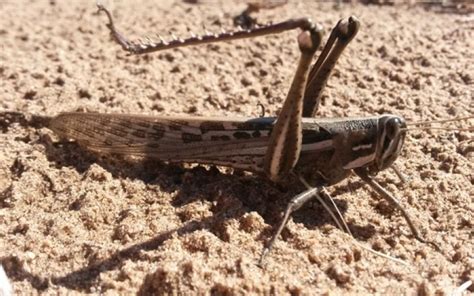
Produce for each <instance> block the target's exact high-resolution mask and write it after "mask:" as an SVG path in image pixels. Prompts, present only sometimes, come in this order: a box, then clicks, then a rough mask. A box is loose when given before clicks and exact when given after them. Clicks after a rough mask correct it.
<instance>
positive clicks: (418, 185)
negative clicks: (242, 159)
mask: <svg viewBox="0 0 474 296" xmlns="http://www.w3.org/2000/svg"><path fill="white" fill-rule="evenodd" d="M154 2H156V1H145V0H144V1H133V2H132V1H113V2H111V1H109V3H107V5H108V7H109V8H110V9H111V10H112V11H113V13H114V16H115V17H116V22H117V26H118V27H119V28H120V29H121V31H123V32H126V33H127V35H130V36H135V37H139V36H143V35H145V34H150V33H161V34H163V35H167V34H168V32H169V31H172V32H173V33H174V34H175V35H178V36H179V35H186V36H189V35H188V34H189V33H187V28H188V27H189V28H191V29H193V30H194V31H195V32H196V33H199V32H202V31H203V29H202V27H203V26H204V25H205V26H206V28H207V29H208V30H210V31H218V30H220V29H219V27H220V26H222V27H224V28H231V27H232V17H233V16H235V15H237V14H239V13H240V12H241V11H242V10H243V9H244V8H245V4H243V3H239V2H230V1H220V2H218V1H202V2H201V1H197V2H198V3H197V4H192V3H185V2H182V1H177V0H175V1H171V0H166V1H160V5H157V4H156V3H154ZM188 2H189V1H188ZM0 14H1V16H2V17H1V18H0V41H1V42H0V48H1V50H0V93H1V94H2V95H1V100H0V112H1V113H0V132H1V133H0V136H1V137H0V263H1V264H2V265H3V267H4V268H5V271H6V274H7V276H8V277H9V279H10V281H11V282H12V285H13V288H14V290H15V293H17V294H19V295H20V294H38V293H45V294H66V293H67V294H72V295H74V294H82V293H94V294H98V293H107V294H131V293H141V294H216V295H220V294H226V295H233V294H246V293H253V294H293V295H299V294H303V295H308V294H330V295H336V294H367V293H371V294H392V295H394V294H408V295H413V294H419V295H433V294H435V295H442V294H449V293H451V292H453V291H455V289H456V288H457V287H459V286H460V285H462V284H463V283H465V282H466V281H468V280H471V281H474V271H473V270H474V257H473V250H474V240H473V237H474V231H473V221H474V220H473V213H474V186H473V182H474V174H473V167H474V162H473V158H474V154H473V153H474V142H473V140H472V136H473V133H472V132H467V131H442V130H431V131H429V130H417V131H410V133H409V134H408V136H407V139H406V143H405V146H404V150H403V152H402V154H401V156H400V157H399V159H398V160H397V161H396V165H397V167H398V168H399V169H400V170H401V171H402V172H403V173H404V174H405V175H407V177H408V180H407V181H406V182H405V183H402V182H401V181H400V180H399V178H397V176H396V175H395V174H394V172H393V171H392V170H387V171H384V172H381V173H380V174H379V175H378V176H377V177H376V178H377V180H379V181H380V182H381V184H382V185H383V186H384V187H385V188H386V189H388V190H389V191H391V192H392V193H394V194H395V195H396V196H397V197H399V198H400V200H401V201H402V203H403V205H404V206H405V208H406V209H407V210H408V212H409V213H410V215H412V217H413V220H414V223H415V224H416V225H417V226H418V227H419V228H420V231H421V233H422V234H423V235H424V236H425V237H427V238H429V239H431V240H433V241H435V242H436V243H437V244H438V245H440V247H441V251H442V252H438V251H436V250H434V249H433V248H432V247H431V246H429V245H427V244H423V243H420V242H418V241H416V240H415V239H413V237H412V236H411V234H410V231H409V228H408V227H407V224H406V222H405V220H404V219H403V217H402V216H401V215H400V214H399V213H398V212H397V211H396V210H394V209H393V208H391V207H390V206H389V204H388V203H387V202H385V201H383V200H381V199H380V198H378V197H377V195H376V194H375V193H374V192H373V191H372V190H371V189H370V188H369V187H368V186H367V185H365V184H364V183H363V182H362V181H361V180H360V179H358V178H357V177H356V176H352V177H350V178H348V179H347V180H345V181H343V182H341V183H340V184H338V185H336V186H333V187H330V188H329V192H330V193H331V194H332V196H333V197H334V199H335V200H336V203H337V205H338V206H339V207H340V209H341V211H342V214H343V216H344V218H345V220H346V221H347V223H348V225H349V227H350V229H351V231H352V233H353V234H354V237H355V240H354V239H353V238H351V237H350V236H348V235H347V234H345V233H344V232H343V231H341V230H339V229H338V228H337V227H336V225H335V223H334V222H333V221H332V220H331V218H330V216H329V215H328V214H327V213H326V212H325V211H324V210H323V208H322V207H321V206H320V205H319V204H318V203H317V202H313V203H309V204H308V205H306V206H304V207H303V208H302V209H300V210H299V211H298V212H296V213H295V215H294V217H293V219H291V220H290V222H289V224H288V227H287V228H286V229H285V230H284V231H283V234H282V237H281V238H280V239H279V240H278V242H277V243H276V244H275V248H274V250H273V251H272V253H271V254H270V255H269V256H268V258H267V260H266V265H265V267H264V268H260V267H258V266H257V264H256V263H257V260H258V258H259V255H260V252H261V250H262V247H263V246H264V245H265V244H266V243H267V242H268V241H269V239H270V237H271V235H272V233H273V229H274V228H272V226H273V225H275V224H276V223H277V222H278V221H279V219H280V217H281V214H282V211H283V210H284V208H285V206H286V203H287V202H288V200H289V199H290V198H291V197H292V195H293V194H295V192H297V190H300V189H301V188H300V187H298V186H296V185H295V186H294V187H292V188H290V189H288V188H283V187H275V186H273V185H272V184H271V183H269V182H268V181H266V180H265V179H263V178H260V177H257V176H253V175H251V174H248V173H242V172H237V171H235V172H234V171H232V170H229V169H225V168H214V167H209V166H199V165H189V164H187V165H180V164H166V163H160V162H158V161H146V162H143V161H130V160H129V159H124V158H118V157H113V156H100V155H95V154H92V153H90V152H88V151H86V150H84V149H81V148H80V147H78V146H77V145H76V144H75V143H63V142H59V141H58V139H57V137H55V135H54V133H53V132H52V131H51V130H49V129H48V128H47V127H45V126H44V124H43V122H40V121H34V120H31V119H29V117H24V116H26V115H28V114H34V115H45V116H54V115H57V114H58V113H60V112H66V111H89V112H109V113H112V112H115V113H136V114H147V115H157V116H158V115H195V116H197V115H203V116H245V117H258V116H259V115H260V113H261V108H260V107H259V106H258V104H263V105H264V106H265V109H266V113H267V115H273V114H276V113H277V112H278V110H279V108H281V106H282V103H283V100H284V98H285V96H286V92H287V90H288V88H289V84H290V83H291V78H292V76H293V73H294V70H295V67H296V62H297V59H298V55H299V52H298V49H297V44H296V36H297V32H296V31H293V32H286V33H283V34H280V35H276V36H267V37H261V38H257V39H253V40H241V41H234V42H228V43H219V44H210V45H204V46H198V47H189V48H180V49H175V50H170V51H163V52H159V53H156V54H150V55H144V56H127V54H126V53H125V52H123V51H122V50H121V49H120V47H119V46H117V45H116V44H114V43H113V42H112V40H111V38H110V36H109V32H108V31H107V28H106V26H105V24H106V18H105V16H104V15H99V14H98V13H97V9H96V8H95V5H94V3H93V1H68V2H66V1H49V2H48V1H44V0H43V1H34V2H31V1H28V2H27V1H19V2H14V1H2V2H1V3H0ZM350 15H355V16H357V17H358V18H359V19H360V21H361V23H362V25H361V29H360V32H359V34H358V35H357V37H356V38H355V40H354V41H353V42H352V43H351V44H350V46H349V47H348V48H347V51H346V52H345V53H344V54H343V56H342V58H341V60H340V61H339V63H338V65H337V69H336V70H335V71H334V73H333V75H332V77H331V78H330V81H329V83H328V87H327V89H326V91H325V94H324V96H323V100H322V104H321V106H320V111H319V113H318V116H321V117H337V116H368V115H374V114H382V113H393V114H398V115H401V116H404V117H405V118H406V119H407V121H418V120H428V119H441V118H453V117H457V116H469V115H471V116H472V115H473V114H474V100H473V85H474V66H473V65H474V49H473V48H474V42H473V38H474V18H473V15H472V14H471V15H469V14H466V13H460V12H459V11H450V10H444V9H425V8H423V7H420V6H406V5H397V6H394V7H393V6H379V5H376V6H373V5H368V6H367V5H361V4H342V5H341V6H340V7H339V9H336V8H335V7H334V4H333V3H316V2H313V1H291V2H290V3H289V4H288V5H286V6H284V7H280V8H275V9H272V10H265V11H261V12H259V13H258V14H256V15H255V16H256V17H258V19H259V20H260V21H261V22H266V21H270V20H272V21H277V20H284V19H288V18H292V17H300V16H308V17H311V18H312V19H313V20H314V21H317V22H320V23H321V24H322V25H323V26H324V27H325V29H326V30H325V32H326V35H325V36H326V38H327V36H328V35H329V31H330V29H331V27H333V26H334V25H335V24H336V23H337V21H338V20H339V19H340V18H343V17H348V16H350ZM10 112H18V113H17V114H16V115H12V113H10ZM469 125H472V121H470V122H467V123H466V122H464V123H453V124H451V126H455V127H468V126H469ZM355 241H357V242H358V243H360V244H363V245H365V246H367V247H370V248H373V249H375V250H377V251H380V252H383V253H385V254H389V255H390V256H393V257H395V258H399V259H401V260H403V261H404V262H405V263H406V264H408V265H409V266H405V265H403V264H400V263H397V262H394V261H391V260H387V259H385V258H382V257H379V256H375V255H373V254H371V253H368V252H367V251H365V250H363V249H361V248H360V247H359V246H357V245H355V243H354V242H355ZM472 292H474V288H473V287H472V286H471V288H470V290H469V291H467V292H466V293H472Z"/></svg>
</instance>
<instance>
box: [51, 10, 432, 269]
mask: <svg viewBox="0 0 474 296" xmlns="http://www.w3.org/2000/svg"><path fill="white" fill-rule="evenodd" d="M99 10H101V11H104V12H105V13H106V15H107V17H108V19H109V24H108V27H109V29H110V31H111V34H112V36H113V38H114V39H115V41H116V42H117V43H118V44H120V45H121V46H122V48H123V49H124V50H126V51H128V52H130V53H132V54H142V53H151V52H154V51H158V50H164V49H170V48H175V47H179V46H187V45H197V44H202V43H209V42H219V41H228V40H232V39H239V38H249V37H256V36H261V35H266V34H274V33H279V32H282V31H285V30H292V29H296V28H300V29H302V31H303V32H301V33H300V34H299V35H298V39H297V40H298V46H299V50H300V53H301V56H300V60H299V63H298V67H297V69H296V73H295V76H294V78H293V82H292V84H291V87H290V89H289V91H288V95H287V98H286V100H285V102H284V104H283V107H282V109H281V112H280V114H279V115H278V117H275V118H272V117H260V118H241V119H229V118H207V117H147V116H141V115H118V114H99V113H63V114H60V115H58V116H56V117H55V118H53V119H52V121H51V124H50V126H51V128H52V129H53V130H54V131H55V132H56V133H58V134H59V135H60V136H61V137H63V138H66V139H74V140H76V141H77V142H78V143H79V144H80V145H82V146H83V147H85V148H87V149H89V150H92V151H96V152H99V153H112V154H122V155H131V156H141V157H147V158H155V159H158V160H163V161H169V162H187V163H201V164H212V165H221V166H229V167H233V168H237V169H243V170H247V171H252V172H255V173H258V174H262V175H264V176H266V177H267V178H268V179H270V180H271V181H273V182H284V181H286V180H287V179H288V177H290V175H291V176H297V177H298V178H299V180H301V182H302V183H303V184H304V185H305V186H306V187H307V188H308V190H307V191H305V192H303V193H302V194H299V195H298V196H296V197H294V198H293V199H292V200H291V202H290V203H289V204H288V207H287V209H286V211H285V214H284V216H283V219H282V222H281V223H280V226H279V228H278V230H277V231H276V233H275V234H274V235H273V237H272V239H271V241H270V243H269V245H268V246H267V247H266V248H265V249H264V251H263V253H262V256H261V258H260V262H262V260H263V258H264V256H265V254H266V253H268V252H269V251H270V249H271V248H272V246H273V243H274V242H275V240H276V238H277V237H278V236H279V234H280V233H281V231H282V229H283V227H284V226H285V225H286V223H287V221H288V219H289V217H290V215H291V213H292V212H293V211H295V210H297V209H298V208H299V207H301V206H302V205H303V204H304V203H305V202H307V201H308V200H310V199H311V198H313V197H317V198H320V196H319V195H320V194H325V193H326V191H325V186H328V185H332V184H335V183H337V182H339V181H341V180H342V179H344V178H346V177H347V176H348V175H349V174H350V173H351V172H352V171H353V172H355V173H356V174H357V175H358V176H359V177H360V178H361V179H362V180H363V181H365V182H366V183H367V184H368V185H370V186H371V187H372V188H373V189H374V190H375V191H376V192H377V193H378V194H379V195H380V196H382V197H383V198H385V199H386V200H388V201H389V202H390V203H391V204H392V205H393V206H394V207H396V208H397V209H398V210H400V212H401V213H402V214H403V216H404V217H405V219H406V221H407V223H408V225H409V226H410V229H411V231H412V233H413V235H414V236H415V238H417V239H418V240H420V241H422V242H426V241H425V240H424V239H423V238H422V237H421V236H420V235H419V234H418V230H417V228H416V227H415V226H414V225H413V223H412V222H411V219H410V217H409V215H408V213H407V212H406V211H405V210H404V208H403V207H402V206H401V204H400V203H399V201H398V200H397V199H396V198H395V197H393V196H392V195H391V194H390V193H389V192H387V191H385V189H383V188H382V187H381V186H380V185H379V184H378V183H377V182H376V181H375V180H374V179H372V176H374V175H375V174H377V173H378V172H379V171H381V170H383V169H386V168H388V167H390V166H391V165H392V163H393V162H394V161H395V159H396V158H397V156H398V155H399V154H400V151H401V149H402V145H403V141H404V138H405V133H406V130H407V129H406V123H405V121H404V119H403V118H401V117H399V116H396V115H380V116H373V117H364V118H333V119H325V118H312V117H313V116H314V115H315V113H316V111H317V109H318V106H319V101H320V97H321V92H322V90H323V89H324V86H325V84H326V81H327V79H328V77H329V75H330V73H331V71H332V69H333V68H334V65H335V63H336V61H337V59H338V58H339V56H340V55H341V54H342V52H343V50H344V48H345V47H346V46H347V44H348V43H349V42H350V41H351V40H352V38H353V37H354V36H355V35H356V33H357V31H358V29H359V22H358V20H357V19H356V18H354V17H350V18H349V19H348V20H347V21H346V20H341V21H340V22H339V23H338V24H337V25H336V27H335V28H334V29H333V30H332V32H331V35H330V36H329V39H328V41H327V43H326V45H325V46H324V48H323V50H322V52H321V55H320V56H319V58H318V59H317V61H316V63H315V64H314V65H313V66H312V67H311V64H312V59H313V56H314V54H315V52H316V50H317V48H318V47H319V45H320V43H321V39H322V29H321V27H320V26H318V25H314V24H313V23H312V22H311V21H310V20H309V19H305V18H302V19H295V20H289V21H285V22H281V23H276V24H268V25H264V26H255V27H254V28H250V29H245V30H244V29H239V30H238V31H235V32H225V31H224V32H222V33H219V34H206V35H203V36H195V35H194V34H192V35H193V36H192V37H191V38H188V39H174V40H172V41H169V42H167V41H165V40H163V39H162V38H160V40H157V41H152V40H148V41H146V42H143V41H142V42H131V41H129V40H127V39H126V38H125V37H124V35H122V34H120V33H119V32H118V31H117V30H116V29H115V26H114V24H113V20H112V16H111V14H110V12H109V11H107V10H106V9H105V8H104V7H102V6H100V5H99ZM306 180H308V181H309V184H311V185H309V184H308V182H307V181H306ZM311 186H314V187H315V188H313V187H311ZM336 222H337V221H336ZM337 223H338V222H337ZM347 230H348V229H347ZM348 231H349V230H348ZM432 244H433V245H435V244H434V243H432ZM435 246H436V245H435ZM436 247H437V246H436Z"/></svg>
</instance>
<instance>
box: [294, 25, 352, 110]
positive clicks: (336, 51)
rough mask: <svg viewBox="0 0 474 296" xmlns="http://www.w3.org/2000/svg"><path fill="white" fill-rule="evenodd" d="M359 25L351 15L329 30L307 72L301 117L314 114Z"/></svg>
mask: <svg viewBox="0 0 474 296" xmlns="http://www.w3.org/2000/svg"><path fill="white" fill-rule="evenodd" d="M359 26H360V23H359V20H357V18H356V17H354V16H351V17H349V19H348V20H347V21H346V20H340V21H339V22H338V23H337V25H336V26H335V27H334V29H333V30H332V31H331V35H330V36H329V39H328V41H327V42H326V45H325V46H324V49H323V51H322V52H321V55H320V56H319V57H318V60H317V61H316V63H315V64H314V66H313V68H312V69H311V72H310V73H309V77H308V84H307V86H306V90H305V93H304V107H303V117H314V116H315V114H316V112H317V110H318V106H319V102H320V100H321V94H322V92H323V89H324V87H325V86H326V82H327V80H328V78H329V76H330V75H331V72H332V70H333V69H334V66H335V65H336V62H337V60H338V59H339V57H340V56H341V54H342V52H343V51H344V49H345V48H346V46H347V45H348V44H349V42H351V40H352V39H353V38H354V36H355V35H356V34H357V32H358V31H359Z"/></svg>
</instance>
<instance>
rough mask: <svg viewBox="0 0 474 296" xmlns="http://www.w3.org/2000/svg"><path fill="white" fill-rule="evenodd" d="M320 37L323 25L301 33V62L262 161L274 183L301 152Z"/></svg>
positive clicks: (288, 170) (299, 39)
mask: <svg viewBox="0 0 474 296" xmlns="http://www.w3.org/2000/svg"><path fill="white" fill-rule="evenodd" d="M321 38H322V33H321V28H319V27H317V26H313V27H312V28H310V29H309V30H306V31H303V32H301V33H300V35H299V36H298V45H299V49H300V51H301V57H300V61H299V63H298V68H297V69H296V73H295V77H294V78H293V82H292V84H291V87H290V90H289V92H288V95H287V97H286V100H285V103H284V104H283V107H282V109H281V112H280V114H279V116H278V118H277V121H276V123H275V125H274V127H273V129H272V132H271V135H270V140H269V143H268V149H267V151H266V154H265V158H264V162H263V169H264V172H265V174H266V175H267V176H268V178H269V179H270V180H272V181H274V182H277V181H279V180H280V179H281V178H282V177H284V176H287V175H288V174H289V173H290V171H291V170H292V169H293V167H294V166H295V165H296V163H297V161H298V158H299V155H300V151H301V142H302V138H303V131H302V123H301V122H302V118H303V96H304V92H305V88H306V83H307V80H308V73H309V67H310V64H311V60H312V58H313V56H314V53H315V52H316V49H317V48H318V47H319V44H320V43H321Z"/></svg>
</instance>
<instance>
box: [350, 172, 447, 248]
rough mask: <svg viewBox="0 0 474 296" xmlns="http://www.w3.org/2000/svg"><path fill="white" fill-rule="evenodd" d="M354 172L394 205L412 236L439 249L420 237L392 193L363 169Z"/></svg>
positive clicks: (434, 244)
mask: <svg viewBox="0 0 474 296" xmlns="http://www.w3.org/2000/svg"><path fill="white" fill-rule="evenodd" d="M355 173H356V174H357V175H358V176H359V177H360V178H361V179H362V180H363V181H364V182H365V183H367V184H368V185H369V186H370V187H372V189H374V190H375V191H376V192H377V193H378V194H379V195H380V196H381V197H383V198H384V199H385V200H386V201H388V202H389V203H390V204H391V205H392V206H394V207H396V208H397V209H398V210H399V211H400V212H401V213H402V215H403V217H404V218H405V220H406V221H407V223H408V226H409V227H410V230H411V232H412V234H413V236H414V237H415V238H416V239H417V240H418V241H420V242H422V243H428V244H430V245H432V246H433V247H434V248H435V249H436V250H438V251H440V250H441V249H440V247H439V246H438V245H437V244H436V243H434V242H432V241H428V240H425V239H424V238H423V237H421V235H420V233H419V232H418V229H417V228H416V227H415V225H414V224H413V222H412V221H411V218H410V216H409V215H408V213H407V211H405V209H404V208H403V207H402V205H401V203H400V201H399V200H398V199H396V198H395V197H394V196H393V195H392V194H390V193H389V192H388V191H387V190H385V189H384V188H383V187H382V186H381V185H380V184H379V183H378V182H377V181H375V180H374V179H372V178H371V177H370V176H369V175H367V172H366V170H365V169H363V168H361V169H356V170H355Z"/></svg>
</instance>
